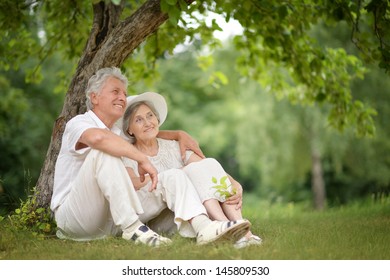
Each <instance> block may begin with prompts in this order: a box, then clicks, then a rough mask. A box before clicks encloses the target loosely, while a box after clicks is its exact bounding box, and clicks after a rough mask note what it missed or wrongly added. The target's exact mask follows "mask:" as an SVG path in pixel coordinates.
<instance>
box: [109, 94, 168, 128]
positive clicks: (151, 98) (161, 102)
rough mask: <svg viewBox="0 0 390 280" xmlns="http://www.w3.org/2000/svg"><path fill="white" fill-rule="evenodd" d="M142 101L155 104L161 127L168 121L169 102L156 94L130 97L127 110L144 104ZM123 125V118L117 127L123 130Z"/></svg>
mask: <svg viewBox="0 0 390 280" xmlns="http://www.w3.org/2000/svg"><path fill="white" fill-rule="evenodd" d="M142 101H145V102H148V103H151V104H153V106H154V109H156V111H157V114H158V116H159V118H160V123H159V126H161V125H162V124H163V123H164V121H165V120H166V118H167V115H168V105H167V102H166V101H165V98H164V97H163V96H162V95H160V94H158V93H156V92H144V93H141V94H139V95H132V96H128V97H127V105H126V110H127V108H129V106H130V105H131V104H134V103H136V102H142ZM122 123H123V117H121V118H120V119H119V120H118V121H117V123H116V125H117V126H118V127H119V128H121V129H122Z"/></svg>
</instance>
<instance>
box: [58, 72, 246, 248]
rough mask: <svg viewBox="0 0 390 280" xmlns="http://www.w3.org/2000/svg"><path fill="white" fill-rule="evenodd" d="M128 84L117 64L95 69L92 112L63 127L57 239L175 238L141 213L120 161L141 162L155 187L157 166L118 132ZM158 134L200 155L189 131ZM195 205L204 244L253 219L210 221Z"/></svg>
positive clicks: (241, 230) (153, 242)
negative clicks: (147, 221) (153, 226)
mask: <svg viewBox="0 0 390 280" xmlns="http://www.w3.org/2000/svg"><path fill="white" fill-rule="evenodd" d="M127 85H128V82H127V78H126V77H125V76H124V75H122V73H121V72H120V70H119V69H118V68H115V67H113V68H103V69H100V70H99V71H97V72H96V74H95V75H93V76H92V77H91V78H90V80H89V81H88V86H87V91H86V96H87V108H88V111H87V112H86V113H84V114H81V115H78V116H76V117H74V118H73V119H71V120H70V121H69V122H68V123H67V125H66V127H65V131H64V135H63V138H62V146H61V150H60V153H59V155H58V159H57V162H56V167H55V176H54V188H53V197H52V201H51V209H52V211H53V212H54V215H55V219H56V222H57V225H58V228H59V229H58V231H57V236H58V237H59V238H69V239H73V240H91V239H99V238H104V237H106V236H110V235H115V236H116V235H118V234H122V237H123V238H124V239H126V240H130V241H134V242H135V243H142V244H147V245H149V246H160V245H165V244H169V243H170V242H171V240H170V239H168V238H166V237H163V236H161V235H159V234H157V233H155V232H154V231H153V230H151V229H150V228H149V227H147V226H146V225H144V224H143V223H142V222H141V221H140V220H139V217H138V215H139V214H142V213H144V211H147V209H143V208H142V205H141V202H140V201H139V198H138V196H137V194H136V191H135V189H134V186H133V184H132V182H131V180H130V178H129V176H128V174H127V171H126V168H125V166H124V165H123V162H122V160H121V158H122V157H127V158H131V159H133V160H135V161H137V162H138V172H139V174H140V178H141V180H143V179H144V176H145V175H146V174H148V175H149V176H150V178H151V180H152V186H154V187H155V186H156V185H157V180H158V177H157V171H156V169H155V167H154V166H153V165H152V164H151V163H150V162H149V160H148V158H147V157H146V156H145V155H144V154H142V153H141V152H139V151H138V150H137V149H136V148H135V147H134V146H133V145H132V144H130V143H128V142H127V141H125V140H124V139H123V138H122V137H120V136H119V134H120V129H119V128H118V127H117V126H116V125H115V123H116V122H117V121H118V119H120V118H121V117H122V115H123V113H124V111H125V109H126V104H127V102H126V96H127ZM159 136H160V137H162V138H167V139H175V140H183V141H182V142H184V144H183V143H182V145H184V146H187V148H189V149H192V150H195V151H198V153H200V154H201V152H200V150H199V147H198V146H197V143H196V142H195V141H193V140H192V138H191V137H189V136H188V135H187V134H186V133H185V132H181V131H162V132H161V134H160V135H159ZM186 143H187V144H186ZM184 150H185V148H183V151H184ZM192 193H193V190H191V189H189V190H186V189H184V190H183V193H182V195H183V197H184V198H185V199H186V200H190V198H189V196H191V195H192ZM166 195H167V196H169V194H166ZM166 199H170V197H166ZM175 207H176V205H175V203H173V205H172V207H171V209H170V210H172V211H173V212H174V211H175ZM192 209H194V210H193V215H192V216H191V217H189V222H190V224H191V226H192V227H193V228H194V230H195V232H196V233H197V234H198V236H199V239H198V243H200V244H207V243H210V242H212V241H216V240H221V239H227V238H228V239H229V238H234V239H237V238H240V237H241V236H243V235H244V234H245V233H246V232H247V231H248V230H249V227H250V223H249V222H247V221H244V220H242V221H237V222H234V223H229V224H228V223H223V222H212V221H211V220H210V219H209V218H208V216H207V214H206V210H205V209H204V207H203V205H202V204H201V203H199V205H195V206H194V207H192Z"/></svg>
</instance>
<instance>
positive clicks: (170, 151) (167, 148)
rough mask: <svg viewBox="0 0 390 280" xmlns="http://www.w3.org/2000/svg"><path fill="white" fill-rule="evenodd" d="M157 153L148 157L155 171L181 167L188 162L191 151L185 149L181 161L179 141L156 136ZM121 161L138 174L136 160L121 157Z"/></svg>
mask: <svg viewBox="0 0 390 280" xmlns="http://www.w3.org/2000/svg"><path fill="white" fill-rule="evenodd" d="M157 143H158V153H157V155H156V156H152V157H149V156H148V159H149V160H150V162H151V163H152V164H153V165H154V167H155V168H156V169H157V172H158V173H160V172H162V171H165V170H168V169H172V168H183V167H184V166H185V165H186V163H187V162H188V160H189V158H190V156H191V155H192V154H193V151H186V158H185V162H183V160H182V158H181V153H180V147H179V142H177V141H175V140H166V139H161V138H157ZM123 163H124V165H125V166H126V167H130V168H132V169H133V170H134V173H135V174H136V175H137V176H139V174H138V162H137V161H135V160H132V159H129V158H123Z"/></svg>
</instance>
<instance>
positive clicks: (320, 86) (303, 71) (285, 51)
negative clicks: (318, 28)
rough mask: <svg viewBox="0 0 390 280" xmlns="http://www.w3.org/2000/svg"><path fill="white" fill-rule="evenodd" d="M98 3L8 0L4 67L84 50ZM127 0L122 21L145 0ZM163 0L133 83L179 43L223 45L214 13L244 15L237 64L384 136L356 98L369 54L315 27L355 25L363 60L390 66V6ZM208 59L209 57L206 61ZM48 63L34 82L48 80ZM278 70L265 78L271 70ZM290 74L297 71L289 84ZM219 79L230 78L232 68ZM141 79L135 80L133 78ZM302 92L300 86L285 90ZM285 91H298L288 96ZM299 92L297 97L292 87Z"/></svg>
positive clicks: (0, 7) (381, 1)
mask: <svg viewBox="0 0 390 280" xmlns="http://www.w3.org/2000/svg"><path fill="white" fill-rule="evenodd" d="M97 2H98V1H87V0H86V1H60V0H52V1H39V0H37V1H33V0H26V1H13V0H3V1H1V3H0V24H1V25H0V35H1V38H2V39H1V45H0V53H1V55H0V59H1V67H2V68H3V69H4V70H9V69H11V68H14V69H18V68H19V67H20V65H21V63H22V62H23V61H25V60H26V59H27V58H28V57H30V56H34V57H37V58H38V59H39V60H40V61H44V60H45V59H47V57H49V56H51V55H53V53H55V52H61V53H62V54H63V56H64V59H67V60H74V61H75V62H76V59H77V58H79V57H80V56H81V55H82V52H83V48H84V46H85V43H86V41H87V38H88V36H89V32H90V30H91V25H92V18H93V9H92V4H94V3H97ZM105 2H106V3H109V2H112V3H114V4H116V5H119V4H121V5H124V10H123V12H122V15H121V17H122V19H124V18H126V17H128V16H129V15H131V14H132V13H133V12H134V11H135V10H136V9H137V8H138V7H139V6H140V5H141V4H142V3H140V1H119V0H112V1H105ZM188 2H192V1H184V0H161V9H162V11H164V12H166V13H168V14H169V20H168V22H167V24H165V25H164V26H163V27H162V28H160V29H159V31H158V32H156V33H155V34H154V35H153V36H150V37H149V38H148V39H147V41H146V42H145V44H143V45H142V46H141V47H140V48H139V49H138V50H136V51H135V52H134V53H133V55H132V56H131V58H130V59H128V60H127V61H126V62H125V64H126V65H125V67H126V68H127V69H130V70H129V73H128V74H129V76H130V77H131V79H134V80H133V81H135V79H144V80H146V81H147V80H148V79H149V80H151V79H153V76H154V74H155V73H156V69H155V68H154V67H155V63H154V62H155V61H156V60H157V59H160V58H163V57H164V56H165V55H167V54H170V55H172V54H173V50H174V49H175V47H176V46H177V45H178V44H182V43H184V42H188V43H193V44H199V45H200V46H201V47H200V48H199V54H201V55H203V56H204V53H205V52H204V50H206V49H207V50H208V51H213V50H214V49H215V48H217V47H219V46H220V45H221V42H219V40H218V39H216V38H215V37H214V36H213V32H214V31H215V30H221V28H220V27H219V25H218V23H217V21H216V20H212V21H211V23H209V21H208V20H207V19H208V15H210V13H214V14H218V15H221V16H222V17H223V18H225V19H226V21H229V20H233V19H234V20H237V21H238V22H239V23H240V24H241V26H242V28H243V32H242V34H240V35H237V36H235V38H234V46H235V48H236V50H237V51H238V52H239V54H240V55H239V56H238V58H237V60H236V61H235V62H232V64H233V63H234V64H235V65H236V66H237V67H238V69H239V71H240V73H241V75H243V76H244V77H249V78H251V79H254V80H256V81H258V82H260V83H261V84H263V85H265V86H266V88H267V89H268V90H269V91H270V92H272V93H273V94H276V95H277V96H279V97H287V98H289V99H290V100H291V101H293V102H301V103H314V104H324V103H327V104H330V105H331V107H332V109H331V113H330V115H329V121H330V123H331V124H332V125H333V126H335V127H337V128H339V129H344V128H345V127H347V126H353V127H355V128H356V132H357V133H358V134H359V135H373V134H374V133H375V130H374V124H373V117H374V116H375V114H376V112H375V110H373V109H372V108H370V107H368V106H367V105H365V104H364V103H363V102H360V101H358V100H355V99H354V98H353V95H352V94H351V91H350V83H351V81H352V79H355V78H363V76H364V71H365V69H364V67H363V66H362V62H361V60H359V59H358V58H356V57H354V56H352V55H350V54H347V53H346V52H345V51H344V50H342V49H329V48H324V47H322V46H321V45H319V44H318V43H317V41H316V40H315V39H314V38H313V37H312V36H311V35H310V31H311V30H312V27H313V26H314V25H317V24H319V23H325V24H335V23H338V22H346V23H347V24H348V26H349V28H350V31H351V39H352V41H353V42H354V44H355V46H356V48H358V49H359V50H360V59H362V60H364V61H366V62H370V63H376V64H378V65H379V66H380V67H381V68H383V69H384V70H385V71H388V70H389V69H390V66H389V65H390V64H389V58H390V49H389V44H388V39H389V34H388V33H389V31H388V30H390V28H389V27H390V26H389V2H388V1H386V0H371V1H363V0H362V1H346V0H338V1H329V0H320V1H314V0H313V1H309V0H305V1H301V0H289V1H276V0H273V1H269V0H258V1H232V0H226V1H225V0H224V1H221V0H215V1H211V0H207V1H196V2H193V3H192V4H190V5H188V4H187V3H188ZM203 61H207V59H203ZM39 65H40V63H39V64H38V65H36V66H35V67H34V68H33V69H31V71H30V73H29V74H28V75H27V77H26V78H27V80H29V81H35V82H38V81H40V79H41V76H40V71H39ZM270 71H271V72H272V73H273V75H272V77H271V78H269V77H270V75H264V73H266V72H270ZM286 77H288V79H287V82H286ZM211 80H212V81H217V82H223V83H227V82H228V81H227V80H226V77H225V76H224V74H223V73H222V72H219V73H215V74H214V78H213V79H211ZM130 85H131V81H130ZM287 87H289V88H295V92H294V91H291V90H288V91H286V90H285V89H286V88H287ZM285 92H289V94H288V96H285ZM291 92H293V93H291Z"/></svg>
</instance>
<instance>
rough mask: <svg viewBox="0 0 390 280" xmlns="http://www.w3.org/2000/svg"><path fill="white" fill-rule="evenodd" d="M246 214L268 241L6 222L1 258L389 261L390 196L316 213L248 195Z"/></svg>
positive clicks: (0, 244) (1, 229)
mask: <svg viewBox="0 0 390 280" xmlns="http://www.w3.org/2000/svg"><path fill="white" fill-rule="evenodd" d="M244 203H245V204H244V209H243V211H244V215H245V216H246V217H247V218H249V219H250V220H251V222H252V224H253V225H252V231H253V232H254V233H256V234H259V235H260V236H261V237H262V238H263V240H264V243H263V245H261V246H257V247H248V248H245V249H241V250H236V249H234V248H233V247H232V246H231V245H229V244H222V245H207V246H198V245H196V243H195V241H194V240H192V239H186V238H182V237H180V236H179V235H177V234H176V235H174V236H173V245H171V246H169V247H165V248H149V247H146V246H142V245H135V244H133V243H129V242H127V241H125V240H123V239H121V238H108V239H105V240H98V241H92V242H74V241H69V240H59V239H57V238H55V237H52V238H47V239H45V240H39V239H37V238H34V237H33V236H32V234H31V232H24V231H16V230H14V229H12V228H11V227H10V224H9V222H8V221H7V219H4V220H3V221H2V222H1V223H0V259H8V260H15V259H16V260H32V259H42V260H52V259H54V260H64V259H66V260H101V259H102V260H132V259H136V260H144V259H149V260H154V259H156V260H160V259H161V260H163V259H165V260H216V259H217V260H225V259H226V260H236V259H240V260H257V259H263V260H355V259H356V260H389V259H390V234H389V230H390V198H384V199H382V200H381V201H377V202H372V201H365V202H360V203H354V204H351V205H348V206H345V207H339V208H334V209H328V210H326V211H323V212H315V211H312V210H310V207H308V206H307V205H303V204H292V203H290V204H272V205H271V204H270V203H267V202H265V201H260V200H259V199H258V198H256V197H254V196H246V197H245V199H244Z"/></svg>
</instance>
